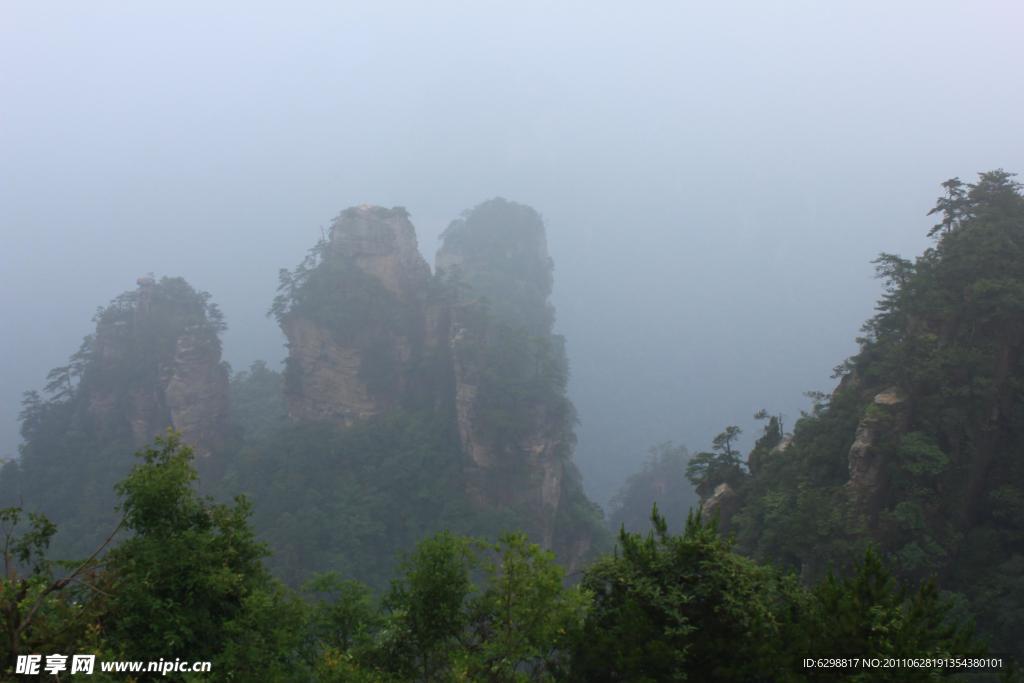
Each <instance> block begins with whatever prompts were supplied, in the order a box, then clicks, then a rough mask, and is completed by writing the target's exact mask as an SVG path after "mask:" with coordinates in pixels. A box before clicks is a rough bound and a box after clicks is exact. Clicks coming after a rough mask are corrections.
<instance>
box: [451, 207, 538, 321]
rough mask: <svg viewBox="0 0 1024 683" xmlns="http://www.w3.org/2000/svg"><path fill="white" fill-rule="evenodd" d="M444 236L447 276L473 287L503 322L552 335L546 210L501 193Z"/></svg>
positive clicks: (474, 293) (476, 296) (474, 294)
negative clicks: (540, 212)
mask: <svg viewBox="0 0 1024 683" xmlns="http://www.w3.org/2000/svg"><path fill="white" fill-rule="evenodd" d="M441 238H442V240H443V241H444V245H443V247H442V248H441V255H440V256H439V259H438V267H439V269H441V270H443V271H444V272H443V273H442V274H443V275H444V276H446V277H449V278H454V279H456V280H458V281H460V282H462V283H464V284H465V285H466V286H468V288H469V290H470V292H471V297H472V298H473V299H476V300H479V301H481V302H483V303H485V304H486V306H487V307H488V308H489V309H490V310H491V311H492V312H493V314H494V316H495V318H497V319H498V320H500V321H502V322H505V323H509V324H514V325H517V326H518V325H521V326H524V327H525V328H526V329H527V330H528V332H529V333H530V334H542V335H543V334H550V333H551V326H552V324H553V322H554V309H553V308H552V306H551V304H550V303H549V302H548V297H549V296H551V287H552V285H553V283H554V278H553V272H554V265H553V263H552V261H551V258H550V257H549V256H548V251H547V241H546V238H545V235H544V222H543V220H542V219H541V217H540V214H538V213H537V212H536V211H535V210H533V209H532V208H530V207H529V206H526V205H524V204H517V203H516V202H510V201H508V200H505V199H501V198H500V197H499V198H496V199H491V200H489V201H486V202H484V203H482V204H479V205H478V206H476V207H474V208H473V209H471V210H469V211H466V212H465V213H464V214H463V215H462V217H461V218H459V219H458V220H455V221H453V222H452V223H451V225H449V226H448V229H447V230H445V231H444V233H443V234H442V235H441ZM446 255H447V257H446Z"/></svg>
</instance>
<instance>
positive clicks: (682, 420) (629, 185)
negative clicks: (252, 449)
mask: <svg viewBox="0 0 1024 683" xmlns="http://www.w3.org/2000/svg"><path fill="white" fill-rule="evenodd" d="M1022 26H1024V5H1020V4H1018V3H1015V2H1010V1H1004V2H979V1H972V2H966V1H964V2H956V3H949V2H934V1H929V2H898V3H894V2H775V3H767V2H749V3H717V2H715V3H712V2H704V3H696V2H671V3H670V2H645V3H635V2H617V3H611V2H586V3H583V2H571V3H570V2H561V3H554V2H538V3H528V2H507V3H492V2H487V3H484V2H479V3H470V2H458V3H441V2H430V3H421V2H407V3H391V2H376V1H375V2H360V3H337V2H332V3H328V2H324V3H319V4H317V3H277V4H275V5H272V4H269V3H268V4H265V5H264V4H261V3H253V2H245V3H237V4H229V3H162V4H161V5H160V6H157V4H156V3H129V2H121V3H103V2H88V3H70V2H68V3H37V2H27V1H26V2H13V1H11V0H0V311H2V314H3V317H2V320H3V328H2V334H3V336H2V338H0V455H4V454H12V453H14V452H15V451H16V447H17V443H18V436H17V425H16V415H17V412H18V410H19V401H20V395H21V392H22V391H24V390H26V389H31V388H40V387H41V386H42V384H43V383H44V377H45V374H46V372H47V370H48V369H49V368H51V367H53V366H55V365H60V364H62V363H63V361H64V360H65V359H66V358H67V356H68V355H70V354H71V353H72V352H73V351H75V349H77V347H78V344H79V343H80V340H81V337H82V336H83V335H85V334H87V333H88V332H90V331H91V328H92V324H91V322H90V319H91V317H92V315H93V313H94V312H95V310H96V308H97V306H100V305H104V304H106V303H107V302H108V301H109V300H110V299H111V298H113V297H114V296H116V295H117V294H119V293H120V292H122V291H124V290H126V289H130V288H133V287H134V286H135V279H136V278H137V277H138V276H140V275H143V274H145V273H147V272H150V271H152V272H154V273H156V274H157V275H158V276H160V275H182V276H184V277H185V278H187V279H188V280H189V282H190V283H192V284H193V285H194V286H195V287H197V288H199V289H204V290H208V291H210V292H211V293H212V294H213V298H214V300H215V301H216V302H217V303H218V304H219V305H220V306H221V308H222V309H223V311H224V312H225V314H226V316H227V321H228V324H229V326H230V329H229V331H228V332H227V334H226V335H225V338H224V343H225V357H226V358H227V359H228V360H229V361H230V362H231V363H232V365H233V366H234V367H235V368H236V369H240V368H243V367H245V366H247V365H248V363H249V362H250V361H252V360H254V359H257V358H264V359H267V360H269V361H271V362H272V364H274V365H276V364H277V363H278V362H279V361H280V360H281V359H282V358H283V355H284V348H283V342H284V338H283V335H281V334H280V332H279V331H278V330H277V328H276V326H275V325H274V323H273V321H272V320H270V319H268V318H266V316H265V313H266V310H267V308H268V307H269V304H270V301H271V299H272V298H273V295H274V291H275V287H276V284H277V270H278V269H279V268H281V267H292V266H294V265H295V264H296V263H297V262H298V261H300V260H301V259H302V257H303V255H304V254H305V252H306V250H307V249H308V248H309V247H310V246H312V245H313V243H314V242H315V241H316V239H317V238H318V237H319V235H320V228H321V226H324V227H326V226H327V225H328V224H329V222H330V220H331V218H332V217H333V216H335V215H336V214H337V213H338V212H339V211H340V210H341V209H343V208H345V207H347V206H350V205H354V204H360V203H364V202H365V203H374V204H382V205H384V206H394V205H400V206H405V207H407V208H408V210H409V211H410V212H411V214H412V221H413V223H414V224H415V225H416V227H417V229H418V231H419V235H420V244H421V247H422V249H423V251H424V253H425V255H426V256H427V259H428V261H432V260H433V256H432V255H433V252H434V251H435V249H436V247H437V236H438V234H439V233H440V232H441V231H442V230H443V229H444V227H445V226H446V225H447V223H448V222H449V221H450V220H452V219H453V218H455V217H456V216H457V215H458V214H459V213H460V212H461V211H462V210H464V209H466V208H469V207H471V206H473V205H475V204H477V203H479V202H481V201H483V200H485V199H488V198H490V197H494V196H503V197H506V198H508V199H512V200H515V201H519V202H524V203H527V204H530V205H532V206H533V207H535V208H536V209H537V210H539V211H540V212H541V213H542V214H543V216H544V218H545V220H546V222H547V227H548V239H549V242H550V248H551V252H552V256H553V258H554V259H555V266H556V271H555V304H556V306H557V309H558V322H557V328H558V331H559V332H561V333H563V334H565V335H566V337H567V338H568V349H569V356H570V362H571V364H572V372H573V375H572V382H571V392H572V397H573V400H574V401H575V402H576V405H577V407H578V409H579V413H580V418H581V425H580V427H579V433H580V441H579V447H578V449H577V461H578V462H579V463H580V466H581V468H582V469H583V471H584V478H585V482H586V484H587V486H588V489H589V490H590V491H591V492H592V493H593V494H594V495H595V497H596V498H597V499H598V500H600V501H601V502H604V501H605V500H606V499H607V497H608V495H610V493H611V492H612V491H613V490H614V488H616V487H617V486H618V484H619V483H620V482H621V480H622V479H623V478H624V477H625V475H626V474H628V473H629V472H631V471H633V470H635V469H637V468H638V467H639V464H640V462H641V461H642V459H643V458H644V455H645V451H646V449H647V447H648V446H650V445H652V444H655V443H657V442H660V441H663V440H666V439H674V440H676V441H677V442H682V443H685V444H686V445H688V446H689V447H690V448H691V450H696V449H700V448H705V447H706V446H707V444H708V442H709V441H710V439H711V438H712V437H713V436H714V434H715V433H716V432H717V431H719V429H720V428H721V427H722V426H724V425H727V424H739V425H741V426H743V427H744V428H746V429H747V430H748V437H749V436H750V435H751V432H752V429H753V427H752V424H751V423H752V421H751V419H750V418H751V415H752V414H753V412H754V411H755V410H756V409H757V408H760V407H765V408H768V409H770V410H774V411H781V412H783V413H784V414H785V415H786V416H787V423H788V424H789V425H791V424H792V421H793V419H794V418H795V417H796V416H797V415H798V414H799V411H800V409H801V408H804V407H806V405H807V401H806V399H804V398H803V396H802V393H803V392H804V391H805V390H809V389H821V390H828V389H830V387H831V380H830V379H829V375H830V373H831V369H832V367H833V366H834V365H836V364H837V363H839V362H840V361H841V360H843V359H844V358H845V357H846V356H848V355H849V354H851V353H853V352H854V351H855V344H854V341H853V339H854V337H855V336H856V335H857V333H858V329H859V327H860V324H861V323H862V322H863V320H864V319H865V318H866V317H868V316H869V315H871V313H872V307H873V302H874V299H875V298H876V296H877V294H878V291H879V287H878V283H877V282H876V281H874V280H873V278H872V276H873V268H872V266H871V264H870V260H871V259H872V258H873V257H874V256H875V255H876V254H877V253H878V252H880V251H890V252H898V253H902V254H904V255H913V254H916V253H918V252H920V251H921V250H922V249H923V248H925V247H926V246H927V244H928V241H927V239H926V238H925V237H924V234H925V232H926V231H927V228H928V226H929V225H931V223H932V222H933V221H932V220H930V219H929V218H928V217H927V216H926V215H925V214H926V212H927V210H928V209H929V208H930V207H931V206H932V204H933V203H934V199H935V197H936V196H937V194H938V193H939V189H940V188H939V183H940V182H941V181H942V180H945V179H946V178H949V177H952V176H957V175H959V176H961V177H964V178H973V177H974V173H975V172H977V171H982V170H988V169H992V168H996V167H1003V168H1006V169H1007V170H1010V171H1024V135H1022V133H1021V126H1022V121H1024V87H1022V85H1024V84H1022V82H1021V81H1022V77H1021V73H1022V66H1024V41H1021V40H1020V31H1021V28H1022Z"/></svg>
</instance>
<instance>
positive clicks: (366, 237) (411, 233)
mask: <svg viewBox="0 0 1024 683" xmlns="http://www.w3.org/2000/svg"><path fill="white" fill-rule="evenodd" d="M328 250H329V251H330V252H331V253H332V254H334V255H338V256H342V257H345V258H349V259H351V260H352V261H353V262H354V264H355V266H356V267H357V268H359V269H360V270H362V271H363V272H364V273H366V274H368V275H371V276H373V277H374V278H375V279H376V280H377V281H379V282H380V283H381V284H382V285H384V286H385V287H386V288H387V289H388V291H390V292H391V293H393V294H394V295H396V296H398V297H401V298H405V299H408V298H411V297H414V296H416V295H418V294H419V293H422V288H423V286H424V284H425V283H426V282H427V281H428V280H429V279H430V266H428V265H427V262H426V261H424V260H423V256H421V255H420V250H419V246H418V245H417V243H416V229H415V228H414V227H413V225H412V223H410V222H409V215H408V214H407V213H406V211H405V209H401V208H397V207H396V208H393V209H385V208H383V207H380V206H368V205H366V204H363V205H361V206H357V207H354V208H351V209H347V210H345V211H343V212H342V213H341V214H340V215H339V216H338V217H337V218H336V219H335V220H334V223H333V224H332V225H331V230H330V233H329V242H328Z"/></svg>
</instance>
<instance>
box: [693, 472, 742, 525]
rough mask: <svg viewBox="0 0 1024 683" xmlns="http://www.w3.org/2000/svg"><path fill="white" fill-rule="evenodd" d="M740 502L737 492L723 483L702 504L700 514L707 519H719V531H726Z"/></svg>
mask: <svg viewBox="0 0 1024 683" xmlns="http://www.w3.org/2000/svg"><path fill="white" fill-rule="evenodd" d="M738 502H739V500H738V499H737V496H736V491H734V490H733V488H732V487H731V486H729V484H727V483H724V482H723V483H721V484H719V485H718V486H716V487H715V490H714V492H713V493H712V494H711V495H710V496H708V497H707V498H706V499H704V501H703V502H702V503H701V504H700V512H701V515H702V516H703V517H704V518H705V519H711V518H713V517H717V518H718V526H719V529H721V530H723V531H725V530H726V529H728V527H729V521H730V519H731V518H732V515H733V513H734V512H736V506H737V504H738Z"/></svg>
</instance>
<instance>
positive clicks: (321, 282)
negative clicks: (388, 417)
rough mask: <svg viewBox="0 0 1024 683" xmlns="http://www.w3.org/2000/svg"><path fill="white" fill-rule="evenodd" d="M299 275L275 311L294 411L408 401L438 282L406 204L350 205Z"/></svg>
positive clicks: (302, 416) (350, 416)
mask: <svg viewBox="0 0 1024 683" xmlns="http://www.w3.org/2000/svg"><path fill="white" fill-rule="evenodd" d="M295 278H296V279H295V280H293V281H291V283H290V284H291V286H292V294H293V301H292V302H291V305H290V306H289V307H288V308H287V310H280V311H279V315H278V319H279V322H280V323H281V328H282V329H283V331H284V333H285V335H286V336H287V337H288V349H289V354H288V365H287V374H286V397H287V400H288V411H289V415H290V416H291V417H292V418H293V419H296V420H331V421H335V422H338V423H340V424H344V425H351V424H353V423H354V422H357V421H359V420H363V419H366V418H369V417H373V416H374V415H379V414H381V413H383V412H386V411H388V410H391V409H393V408H395V407H398V406H399V405H401V404H402V403H403V400H404V399H405V398H406V397H407V396H408V394H409V393H410V389H409V385H410V382H411V379H410V373H411V372H412V371H413V365H414V361H415V360H416V359H418V358H419V357H420V355H421V354H422V351H423V337H424V334H425V321H424V315H425V294H426V292H427V291H428V289H429V287H430V282H431V276H430V267H429V266H428V265H427V263H426V262H425V261H424V260H423V257H422V256H420V253H419V250H418V247H417V245H416V233H415V230H414V228H413V226H412V223H410V222H409V218H408V214H407V213H406V212H405V210H404V209H401V208H394V209H384V208H381V207H374V206H366V205H363V206H359V207H355V208H351V209H348V210H346V211H343V212H342V213H341V214H340V215H339V216H338V217H337V218H336V219H335V220H334V222H333V224H332V225H331V229H330V233H329V238H328V240H327V241H326V242H324V243H322V244H321V245H320V246H319V247H318V250H317V251H316V253H315V254H314V260H313V261H311V262H308V263H307V264H304V267H303V269H302V270H301V271H300V272H298V273H297V274H296V276H295Z"/></svg>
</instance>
